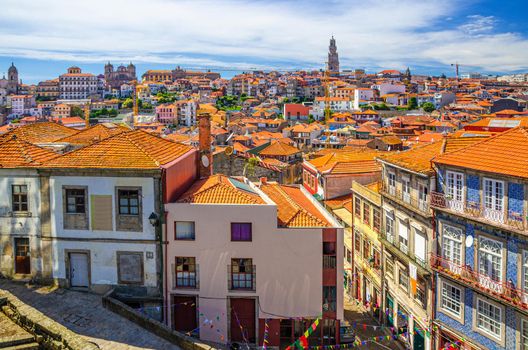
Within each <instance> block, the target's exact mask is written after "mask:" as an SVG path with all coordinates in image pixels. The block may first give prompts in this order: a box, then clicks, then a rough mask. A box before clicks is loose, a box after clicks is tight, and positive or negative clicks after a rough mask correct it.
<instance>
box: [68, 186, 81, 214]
mask: <svg viewBox="0 0 528 350" xmlns="http://www.w3.org/2000/svg"><path fill="white" fill-rule="evenodd" d="M85 198H86V197H85V193H84V189H81V188H67V189H66V213H68V214H84V213H85V209H86V205H85Z"/></svg>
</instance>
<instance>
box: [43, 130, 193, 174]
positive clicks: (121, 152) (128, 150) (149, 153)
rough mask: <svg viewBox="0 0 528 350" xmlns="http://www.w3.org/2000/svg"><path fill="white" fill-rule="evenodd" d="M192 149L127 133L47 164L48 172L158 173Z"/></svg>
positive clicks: (155, 137) (144, 133) (140, 131)
mask: <svg viewBox="0 0 528 350" xmlns="http://www.w3.org/2000/svg"><path fill="white" fill-rule="evenodd" d="M192 149H193V148H192V147H190V146H186V145H182V144H179V143H175V142H171V141H169V140H165V139H162V138H160V137H158V136H155V135H152V134H150V133H148V132H145V131H142V130H134V131H130V132H124V133H120V134H116V135H114V136H112V137H109V138H107V139H105V140H103V141H101V142H98V143H95V144H92V145H89V146H86V147H84V148H80V149H77V150H75V151H72V152H69V153H66V154H64V155H62V156H61V157H58V158H55V159H53V160H51V161H49V162H46V163H45V164H44V166H45V167H48V168H99V169H158V168H159V167H160V166H162V165H164V164H167V163H169V162H171V161H173V160H176V159H177V158H179V157H181V156H182V155H184V154H185V153H187V152H189V151H191V150H192Z"/></svg>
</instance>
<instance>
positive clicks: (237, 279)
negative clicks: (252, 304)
mask: <svg viewBox="0 0 528 350" xmlns="http://www.w3.org/2000/svg"><path fill="white" fill-rule="evenodd" d="M256 271H257V268H256V266H255V265H249V266H245V271H240V270H239V271H236V270H235V269H234V266H233V265H227V288H228V290H229V291H249V292H254V291H256V290H257V275H256Z"/></svg>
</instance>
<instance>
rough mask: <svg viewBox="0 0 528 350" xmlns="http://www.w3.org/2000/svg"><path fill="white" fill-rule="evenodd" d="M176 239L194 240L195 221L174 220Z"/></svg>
mask: <svg viewBox="0 0 528 350" xmlns="http://www.w3.org/2000/svg"><path fill="white" fill-rule="evenodd" d="M174 232H175V239H176V240H181V241H194V239H195V233H194V221H176V222H174Z"/></svg>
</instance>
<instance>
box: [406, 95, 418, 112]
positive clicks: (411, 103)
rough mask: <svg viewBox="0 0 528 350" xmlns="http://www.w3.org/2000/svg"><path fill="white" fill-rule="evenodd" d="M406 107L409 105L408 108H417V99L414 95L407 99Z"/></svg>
mask: <svg viewBox="0 0 528 350" xmlns="http://www.w3.org/2000/svg"><path fill="white" fill-rule="evenodd" d="M407 107H409V109H410V110H412V109H416V108H418V101H417V100H416V97H411V98H410V99H409V101H408V102H407Z"/></svg>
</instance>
